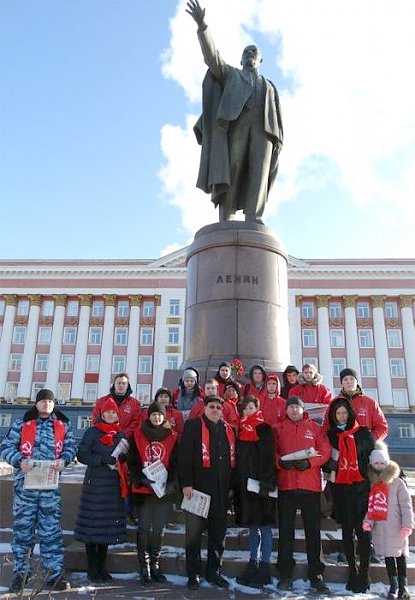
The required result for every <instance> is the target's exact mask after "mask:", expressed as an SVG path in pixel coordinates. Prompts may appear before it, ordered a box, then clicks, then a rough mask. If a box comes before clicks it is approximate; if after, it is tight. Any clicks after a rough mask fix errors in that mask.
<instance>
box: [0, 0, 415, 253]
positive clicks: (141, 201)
mask: <svg viewBox="0 0 415 600" xmlns="http://www.w3.org/2000/svg"><path fill="white" fill-rule="evenodd" d="M184 4H185V3H184V2H183V1H180V2H179V1H175V0H1V2H0V199H1V206H2V209H3V211H2V213H3V214H2V219H1V226H0V227H1V236H0V258H104V259H105V258H120V259H122V258H157V257H158V256H160V254H162V253H166V252H168V251H169V250H174V249H177V248H179V247H181V246H183V245H186V244H187V243H189V242H190V241H191V239H192V236H193V234H194V232H195V231H196V230H197V229H198V228H199V227H200V226H202V225H203V224H205V223H207V222H212V221H214V220H216V219H217V215H216V213H215V212H214V210H213V209H212V207H211V203H210V200H209V197H208V196H206V195H204V194H203V193H202V192H200V191H198V190H196V189H195V187H194V183H195V180H196V175H197V166H198V158H199V147H198V146H197V144H196V141H195V139H194V136H193V132H192V127H193V124H194V122H195V120H196V118H197V116H198V114H199V111H200V86H201V81H202V78H203V75H204V70H205V68H204V66H203V61H202V58H201V54H200V50H199V47H198V44H197V39H196V27H195V24H194V22H193V21H192V19H191V18H190V17H189V16H188V15H187V14H186V13H185V12H184ZM202 5H203V3H202ZM204 6H206V19H207V22H208V24H209V26H210V27H211V31H212V34H213V37H214V39H215V40H216V43H217V46H218V48H219V49H220V51H221V54H222V56H223V57H224V58H225V60H227V61H228V62H230V63H231V64H236V65H237V64H238V62H239V58H240V52H241V49H242V48H243V46H244V45H246V43H248V42H250V41H255V42H257V43H258V44H259V45H260V46H261V48H262V51H263V55H264V63H263V67H262V72H263V73H264V75H265V76H267V77H268V78H269V79H271V80H272V81H273V82H274V83H275V84H276V85H277V87H278V88H279V90H280V95H281V103H282V111H283V118H284V126H285V144H284V148H283V152H282V154H281V163H280V164H281V166H280V173H279V178H278V180H277V184H276V185H275V187H274V189H273V191H272V194H271V197H270V200H269V202H268V206H267V210H266V213H265V222H266V224H267V225H268V226H269V227H271V228H272V229H273V230H274V231H275V233H276V235H277V236H278V237H279V238H280V240H281V241H282V242H283V243H284V245H285V246H286V248H287V250H288V252H289V253H290V254H292V255H294V256H297V257H300V258H325V257H350V258H352V257H363V258H365V257H368V258H369V257H413V256H414V249H413V248H414V246H413V241H412V238H413V225H414V222H415V219H414V208H413V207H414V202H415V111H414V110H413V106H414V105H415V89H414V87H415V86H414V85H413V83H412V79H413V78H412V75H411V73H412V70H413V65H412V64H411V62H412V58H413V56H414V55H415V48H414V46H415V7H414V5H413V2H411V0H407V1H406V0H405V1H404V0H397V1H396V2H394V3H393V4H392V3H390V2H389V1H388V2H386V1H384V0H378V2H376V4H372V3H361V2H358V1H357V0H351V1H348V2H346V1H344V0H332V1H331V2H330V3H328V2H323V1H322V0H313V1H312V2H310V1H309V0H295V1H293V0H228V1H227V2H226V3H224V2H223V1H222V0H206V2H205V3H204ZM372 7H373V8H376V11H374V10H372Z"/></svg>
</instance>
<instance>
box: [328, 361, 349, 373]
mask: <svg viewBox="0 0 415 600" xmlns="http://www.w3.org/2000/svg"><path fill="white" fill-rule="evenodd" d="M331 362H332V365H333V376H335V377H338V376H339V375H340V372H341V371H343V369H345V368H346V359H345V358H333V359H332V361H331Z"/></svg>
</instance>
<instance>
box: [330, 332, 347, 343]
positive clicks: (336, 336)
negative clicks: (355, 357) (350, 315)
mask: <svg viewBox="0 0 415 600" xmlns="http://www.w3.org/2000/svg"><path fill="white" fill-rule="evenodd" d="M330 345H331V347H332V348H344V329H330Z"/></svg>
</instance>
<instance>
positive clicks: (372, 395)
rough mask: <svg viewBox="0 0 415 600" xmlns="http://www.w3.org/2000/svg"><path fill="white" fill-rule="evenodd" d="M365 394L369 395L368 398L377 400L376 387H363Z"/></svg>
mask: <svg viewBox="0 0 415 600" xmlns="http://www.w3.org/2000/svg"><path fill="white" fill-rule="evenodd" d="M365 394H366V396H369V398H373V400H376V402H377V400H378V390H377V388H365Z"/></svg>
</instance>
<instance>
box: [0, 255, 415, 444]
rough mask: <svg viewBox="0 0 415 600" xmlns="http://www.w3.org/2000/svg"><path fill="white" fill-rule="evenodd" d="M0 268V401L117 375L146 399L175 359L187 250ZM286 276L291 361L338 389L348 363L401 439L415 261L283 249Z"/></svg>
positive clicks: (90, 399)
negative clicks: (392, 419) (299, 254)
mask: <svg viewBox="0 0 415 600" xmlns="http://www.w3.org/2000/svg"><path fill="white" fill-rule="evenodd" d="M0 272H1V279H0V333H1V339H0V402H1V403H2V404H3V406H4V404H25V403H27V402H28V401H29V399H30V398H34V396H35V395H36V393H37V391H38V390H39V389H40V388H41V387H45V386H46V387H48V388H51V389H53V390H55V391H56V394H57V397H58V399H59V401H60V402H62V403H65V404H67V405H69V406H70V405H73V406H80V405H88V406H91V405H92V404H93V403H94V401H95V399H96V398H97V397H98V396H100V395H102V394H105V393H107V392H108V389H109V387H110V384H111V381H112V378H113V376H114V374H115V373H117V372H121V371H128V373H129V374H130V378H131V384H132V387H133V390H134V392H135V394H136V395H137V396H138V397H139V398H140V399H141V400H142V401H143V402H144V403H147V402H149V400H150V398H151V395H152V392H153V391H154V390H155V389H156V388H157V387H158V386H159V385H160V384H161V383H162V381H163V375H164V372H165V370H166V369H177V368H179V367H180V364H181V362H182V356H183V331H184V328H183V324H184V319H185V286H186V267H185V249H183V250H181V251H177V252H175V253H173V254H170V255H168V256H165V257H162V258H159V259H156V260H44V261H43V260H42V261H39V260H19V261H17V260H3V261H0ZM288 279H289V281H288V287H289V320H290V357H291V360H290V362H291V363H292V364H295V365H296V366H297V367H300V366H301V365H302V364H303V363H305V362H309V363H310V362H312V363H315V364H316V365H317V367H318V369H319V371H320V373H321V374H322V375H323V378H324V382H325V384H326V385H327V386H328V387H330V388H331V389H333V391H336V390H338V389H339V387H340V381H339V377H338V375H339V372H340V371H341V369H343V368H344V367H345V366H346V365H347V366H349V367H353V368H354V369H355V370H356V371H357V372H358V373H359V378H360V379H359V380H360V382H361V384H362V386H363V387H364V389H365V390H366V392H367V393H368V394H369V395H371V396H373V397H375V398H377V399H378V401H379V403H380V405H381V406H382V408H383V409H384V411H385V412H387V413H388V414H390V415H393V414H396V415H406V416H407V419H406V420H404V421H402V418H400V419H401V421H402V423H401V425H402V426H401V430H400V432H401V433H402V436H401V437H407V438H411V437H415V418H412V414H415V327H414V299H415V259H404V260H398V259H397V260H381V259H379V260H375V259H371V260H363V259H360V260H334V259H333V260H316V259H310V260H308V259H304V260H303V259H297V258H294V257H290V258H289V270H288ZM218 335H220V332H218ZM0 413H1V414H3V413H2V409H1V407H0ZM4 414H5V413H4ZM0 418H2V419H3V421H4V420H5V417H0ZM6 421H7V419H6ZM1 425H3V426H6V425H7V423H2V422H1V421H0V426H1ZM398 426H399V425H398Z"/></svg>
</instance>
